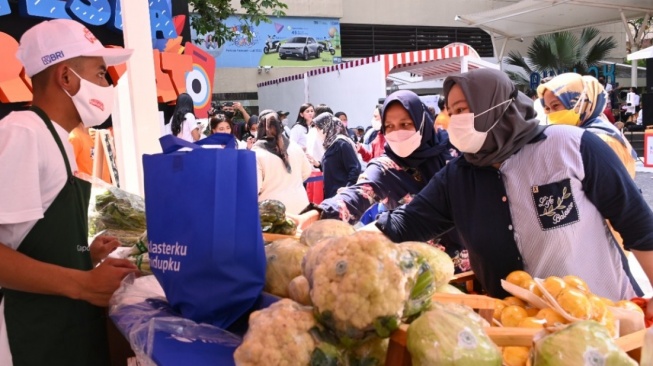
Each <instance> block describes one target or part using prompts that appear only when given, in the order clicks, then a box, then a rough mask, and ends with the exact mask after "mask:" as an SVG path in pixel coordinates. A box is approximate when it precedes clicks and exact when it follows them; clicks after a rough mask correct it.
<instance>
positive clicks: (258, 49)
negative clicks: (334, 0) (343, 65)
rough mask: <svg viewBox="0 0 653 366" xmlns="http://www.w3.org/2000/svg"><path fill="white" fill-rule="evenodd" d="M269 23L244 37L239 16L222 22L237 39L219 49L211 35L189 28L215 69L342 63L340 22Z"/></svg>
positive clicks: (301, 20) (288, 20)
mask: <svg viewBox="0 0 653 366" xmlns="http://www.w3.org/2000/svg"><path fill="white" fill-rule="evenodd" d="M270 20H271V22H270V23H261V24H259V25H258V26H256V25H254V26H252V28H251V29H252V36H251V38H249V37H247V35H246V34H245V33H244V32H241V30H242V29H243V25H244V23H243V22H242V20H241V19H240V17H238V16H231V17H229V18H227V20H226V21H225V22H226V24H227V26H229V27H231V28H232V30H233V31H234V32H235V33H236V36H235V37H234V39H232V40H231V41H228V42H226V43H225V44H223V45H222V46H218V44H217V42H216V41H215V40H214V35H213V33H212V32H211V33H208V34H197V32H196V31H195V29H194V28H193V27H192V24H191V39H193V42H194V43H195V44H196V45H197V46H198V47H199V48H201V49H202V50H204V51H206V52H207V53H209V54H210V55H211V56H213V57H214V58H215V61H216V67H218V68H227V67H259V66H272V67H315V66H328V65H333V64H334V58H335V60H336V63H337V62H338V60H340V59H341V44H340V21H339V20H338V19H336V18H301V17H292V18H290V17H283V18H270Z"/></svg>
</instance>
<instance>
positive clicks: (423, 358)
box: [406, 303, 502, 366]
mask: <svg viewBox="0 0 653 366" xmlns="http://www.w3.org/2000/svg"><path fill="white" fill-rule="evenodd" d="M406 347H407V348H408V352H409V353H410V356H411V359H412V362H413V365H414V366H421V365H457V366H480V365H484V366H485V365H487V366H501V364H502V358H501V351H499V349H498V348H497V346H496V345H495V344H494V343H493V342H492V340H491V339H490V338H489V337H488V336H487V334H485V332H484V331H483V328H482V322H481V321H480V316H478V314H476V313H474V311H473V310H472V309H470V308H468V307H466V306H463V305H457V304H447V305H444V304H440V303H434V304H433V308H432V309H431V310H429V311H427V312H425V313H424V314H422V315H421V316H420V317H419V318H417V320H415V321H414V322H413V323H412V324H411V325H410V326H409V327H408V335H407V341H406Z"/></svg>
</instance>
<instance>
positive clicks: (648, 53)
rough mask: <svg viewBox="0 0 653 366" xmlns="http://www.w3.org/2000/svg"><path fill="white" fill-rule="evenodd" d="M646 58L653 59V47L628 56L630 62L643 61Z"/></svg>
mask: <svg viewBox="0 0 653 366" xmlns="http://www.w3.org/2000/svg"><path fill="white" fill-rule="evenodd" d="M646 58H653V46H651V47H648V48H644V49H643V50H639V51H637V52H633V53H631V54H630V55H628V61H633V60H643V59H646Z"/></svg>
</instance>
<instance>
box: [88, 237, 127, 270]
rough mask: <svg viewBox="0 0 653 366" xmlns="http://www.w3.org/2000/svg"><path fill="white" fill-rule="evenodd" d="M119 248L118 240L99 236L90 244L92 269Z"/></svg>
mask: <svg viewBox="0 0 653 366" xmlns="http://www.w3.org/2000/svg"><path fill="white" fill-rule="evenodd" d="M119 246H120V241H119V240H118V238H116V237H113V236H106V235H100V236H98V237H96V238H95V239H93V242H92V243H91V247H90V252H91V261H92V262H93V267H95V266H97V265H98V263H100V262H101V261H102V260H103V259H104V258H106V257H107V256H108V255H109V254H110V253H111V252H113V251H114V250H116V248H118V247H119Z"/></svg>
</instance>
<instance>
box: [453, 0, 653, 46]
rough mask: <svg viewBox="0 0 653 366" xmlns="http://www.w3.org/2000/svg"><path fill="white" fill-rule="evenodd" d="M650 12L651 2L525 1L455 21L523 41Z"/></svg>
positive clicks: (497, 35) (497, 36)
mask: <svg viewBox="0 0 653 366" xmlns="http://www.w3.org/2000/svg"><path fill="white" fill-rule="evenodd" d="M647 13H648V14H653V1H651V0H616V1H615V0H522V1H519V2H517V3H514V4H511V5H508V6H504V7H501V8H497V9H493V10H489V11H483V12H479V13H473V14H466V15H458V16H456V20H458V21H460V22H463V23H466V24H467V25H470V26H473V27H479V28H481V29H483V30H485V31H487V32H489V33H491V34H493V35H494V37H495V38H507V39H520V38H523V37H532V36H537V35H540V34H547V33H555V32H560V31H564V30H571V29H577V28H585V27H589V26H595V25H602V24H611V23H616V22H620V21H622V20H623V19H624V18H625V19H633V18H641V17H644V16H645V15H646V14H647ZM622 14H623V18H622Z"/></svg>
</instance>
